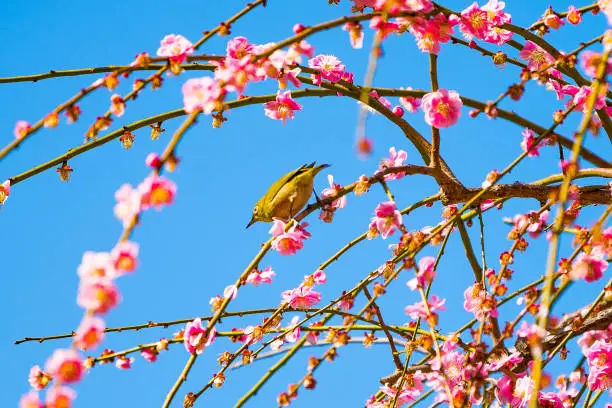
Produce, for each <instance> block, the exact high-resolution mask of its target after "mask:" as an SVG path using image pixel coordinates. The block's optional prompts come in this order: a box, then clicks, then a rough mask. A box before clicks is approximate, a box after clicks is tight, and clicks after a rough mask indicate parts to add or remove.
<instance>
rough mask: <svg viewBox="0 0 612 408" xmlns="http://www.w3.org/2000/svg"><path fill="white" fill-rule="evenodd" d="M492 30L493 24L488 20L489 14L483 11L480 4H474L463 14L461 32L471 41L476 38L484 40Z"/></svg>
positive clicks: (460, 23)
mask: <svg viewBox="0 0 612 408" xmlns="http://www.w3.org/2000/svg"><path fill="white" fill-rule="evenodd" d="M490 29H491V22H490V21H489V19H488V15H487V12H486V11H485V10H483V9H481V8H480V7H479V6H478V3H476V2H474V3H472V4H471V5H470V6H469V7H467V8H466V9H465V10H463V11H462V12H461V21H460V22H459V30H460V31H461V32H462V33H463V36H464V37H465V38H466V39H468V40H471V39H472V38H474V37H476V38H479V39H484V38H485V35H486V33H487V32H488V31H489V30H490Z"/></svg>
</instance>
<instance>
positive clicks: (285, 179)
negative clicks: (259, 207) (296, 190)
mask: <svg viewBox="0 0 612 408" xmlns="http://www.w3.org/2000/svg"><path fill="white" fill-rule="evenodd" d="M313 165H314V163H312V164H309V165H308V166H307V165H305V164H304V165H302V166H300V167H299V168H297V169H295V170H293V171H292V172H290V173H287V174H285V175H284V176H283V177H281V178H279V179H278V180H276V181H275V182H274V184H272V186H270V189H269V190H268V192H269V193H270V194H266V197H268V200H267V201H266V202H265V203H264V208H266V207H265V206H266V205H267V204H269V203H271V202H272V201H274V198H276V196H277V195H278V192H279V191H280V190H281V188H283V186H284V185H285V184H287V183H289V182H290V181H291V180H293V179H294V178H296V177H297V176H299V175H300V174H302V173H304V172H305V171H306V170H308V169H309V168H311V167H312V166H313Z"/></svg>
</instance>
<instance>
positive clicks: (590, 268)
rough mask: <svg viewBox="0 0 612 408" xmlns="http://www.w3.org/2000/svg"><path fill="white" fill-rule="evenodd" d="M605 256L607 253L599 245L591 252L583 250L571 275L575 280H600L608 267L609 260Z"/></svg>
mask: <svg viewBox="0 0 612 408" xmlns="http://www.w3.org/2000/svg"><path fill="white" fill-rule="evenodd" d="M605 258H606V256H605V253H603V252H602V251H601V250H600V249H599V248H598V247H596V248H594V249H593V250H592V251H591V253H590V254H587V253H584V252H581V253H580V254H579V255H578V256H577V257H576V260H575V261H574V263H573V264H572V268H571V269H570V272H569V277H570V278H571V279H573V280H578V279H584V280H585V281H587V282H594V281H596V280H599V279H600V278H601V277H602V276H603V273H604V272H605V271H606V269H608V261H606V259H605Z"/></svg>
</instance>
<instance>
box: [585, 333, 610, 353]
mask: <svg viewBox="0 0 612 408" xmlns="http://www.w3.org/2000/svg"><path fill="white" fill-rule="evenodd" d="M610 338H611V336H610V334H608V332H607V331H606V330H589V331H587V332H585V333H584V334H583V335H582V336H580V338H579V339H578V342H577V343H578V345H579V346H580V348H581V350H582V354H584V355H585V356H586V355H587V354H588V353H589V349H590V348H591V346H592V345H593V344H595V342H596V341H598V340H602V341H608V340H610Z"/></svg>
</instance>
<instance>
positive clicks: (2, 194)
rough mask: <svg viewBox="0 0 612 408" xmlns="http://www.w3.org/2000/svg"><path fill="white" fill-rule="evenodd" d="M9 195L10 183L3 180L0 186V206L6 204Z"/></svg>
mask: <svg viewBox="0 0 612 408" xmlns="http://www.w3.org/2000/svg"><path fill="white" fill-rule="evenodd" d="M10 194H11V181H10V180H5V181H3V182H2V184H0V206H1V205H2V204H4V203H5V202H6V200H7V199H8V196H9V195H10Z"/></svg>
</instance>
